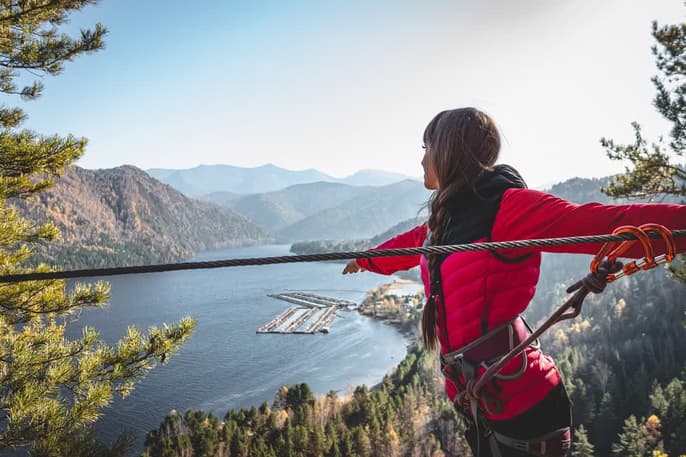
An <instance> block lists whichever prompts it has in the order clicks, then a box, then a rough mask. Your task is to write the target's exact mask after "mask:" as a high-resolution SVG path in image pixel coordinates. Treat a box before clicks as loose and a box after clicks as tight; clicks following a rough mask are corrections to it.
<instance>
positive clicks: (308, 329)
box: [257, 292, 358, 334]
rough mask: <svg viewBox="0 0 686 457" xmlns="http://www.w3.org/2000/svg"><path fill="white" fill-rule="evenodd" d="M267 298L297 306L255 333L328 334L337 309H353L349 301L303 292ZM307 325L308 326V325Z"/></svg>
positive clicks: (356, 305)
mask: <svg viewBox="0 0 686 457" xmlns="http://www.w3.org/2000/svg"><path fill="white" fill-rule="evenodd" d="M269 297H272V298H276V299H278V300H283V301H286V302H288V303H291V304H294V305H298V306H292V307H290V308H288V309H287V310H285V311H284V312H282V313H281V314H279V315H278V316H276V317H275V318H274V319H272V320H271V321H269V322H267V323H266V324H264V325H263V326H262V327H260V328H258V329H257V333H309V334H314V333H317V332H321V333H328V332H329V330H330V329H331V324H332V323H333V320H334V319H335V317H336V310H338V309H348V310H350V309H355V308H357V307H358V304H357V303H355V302H352V301H350V300H341V299H338V298H331V297H324V296H322V295H315V294H310V293H305V292H287V293H283V294H273V295H269ZM308 323H309V325H308Z"/></svg>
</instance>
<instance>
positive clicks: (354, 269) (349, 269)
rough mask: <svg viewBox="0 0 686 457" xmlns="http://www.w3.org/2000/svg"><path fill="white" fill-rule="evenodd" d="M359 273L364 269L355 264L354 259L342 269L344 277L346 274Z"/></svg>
mask: <svg viewBox="0 0 686 457" xmlns="http://www.w3.org/2000/svg"><path fill="white" fill-rule="evenodd" d="M360 271H364V268H362V267H361V266H360V265H359V264H358V263H357V260H356V259H352V260H351V261H350V262H348V264H347V265H346V266H345V268H343V274H344V275H347V274H348V273H359V272H360Z"/></svg>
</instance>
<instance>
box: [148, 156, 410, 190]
mask: <svg viewBox="0 0 686 457" xmlns="http://www.w3.org/2000/svg"><path fill="white" fill-rule="evenodd" d="M146 171H147V172H148V173H149V174H150V176H152V177H153V178H155V179H158V180H160V181H162V182H164V183H166V184H169V185H170V186H172V187H174V188H175V189H177V190H178V191H180V192H182V193H184V194H186V195H188V196H191V197H197V196H200V195H205V194H210V193H213V192H231V193H235V194H241V195H246V194H255V193H264V192H271V191H276V190H280V189H284V188H286V187H289V186H293V185H296V184H306V183H312V182H317V181H326V182H332V183H340V184H348V185H351V186H383V185H386V184H392V183H395V182H398V181H402V180H404V179H408V178H409V177H408V176H405V175H401V174H398V173H389V172H386V171H380V170H360V171H358V172H357V173H355V174H353V175H350V176H348V177H345V178H335V177H333V176H330V175H327V174H326V173H322V172H321V171H318V170H314V169H308V170H286V169H285V168H281V167H277V166H276V165H272V164H266V165H262V166H259V167H236V166H232V165H200V166H197V167H194V168H188V169H180V170H173V169H168V168H151V169H148V170H146Z"/></svg>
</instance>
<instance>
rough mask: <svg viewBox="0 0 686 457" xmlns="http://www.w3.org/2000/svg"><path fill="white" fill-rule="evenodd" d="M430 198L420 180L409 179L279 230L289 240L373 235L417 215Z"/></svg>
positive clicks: (367, 193)
mask: <svg viewBox="0 0 686 457" xmlns="http://www.w3.org/2000/svg"><path fill="white" fill-rule="evenodd" d="M428 197H429V191H427V190H426V189H424V185H423V184H422V183H421V182H419V181H413V180H409V179H408V180H405V181H401V182H399V183H395V184H391V185H388V186H383V187H377V188H374V189H371V190H369V191H367V192H365V193H364V194H361V195H359V196H357V197H355V198H351V199H349V200H347V201H344V202H342V203H340V204H338V205H336V206H333V207H331V208H327V209H325V210H323V211H319V212H318V213H316V214H313V215H312V216H309V217H307V218H305V219H303V220H301V221H299V222H297V223H295V224H292V225H290V226H288V227H285V228H284V229H282V230H279V231H278V232H277V237H279V238H281V239H286V240H316V239H338V240H341V239H348V238H370V237H372V236H374V235H376V234H378V233H380V232H382V231H384V230H387V229H388V227H391V226H393V225H395V224H397V223H399V222H401V221H403V220H406V219H409V218H411V217H416V216H417V215H418V213H420V211H421V210H422V207H423V205H424V204H425V203H426V201H427V199H428Z"/></svg>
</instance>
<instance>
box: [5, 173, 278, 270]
mask: <svg viewBox="0 0 686 457" xmlns="http://www.w3.org/2000/svg"><path fill="white" fill-rule="evenodd" d="M14 203H15V204H17V206H19V207H20V209H21V211H22V212H23V213H24V214H25V215H26V216H27V217H28V218H30V219H32V220H37V221H45V220H46V218H48V219H50V220H52V221H54V223H55V224H56V225H57V226H58V227H59V229H60V230H61V232H62V239H61V240H60V241H59V242H56V243H53V244H51V245H50V246H48V247H47V249H46V248H43V249H41V250H39V251H38V258H40V259H44V260H47V261H50V262H55V263H57V264H59V265H60V266H63V267H75V266H81V267H83V266H86V265H87V266H104V265H115V264H116V265H123V264H135V263H144V262H164V261H172V260H179V259H186V258H190V257H192V256H193V255H194V254H195V253H196V252H198V251H201V250H206V249H214V248H220V247H229V246H240V245H246V244H254V243H259V242H265V241H268V240H269V236H268V235H267V233H266V232H265V231H264V230H262V229H260V228H259V227H257V226H256V225H255V224H253V223H252V222H250V221H248V220H247V219H246V218H244V217H243V216H239V215H237V214H235V213H234V212H232V211H231V210H230V209H228V208H223V207H220V206H217V205H214V204H211V203H207V202H201V201H197V200H193V199H190V198H188V197H186V196H185V195H183V194H181V193H180V192H178V191H176V190H174V189H172V188H171V187H170V186H168V185H165V184H162V183H161V182H159V181H157V180H156V179H153V178H151V177H150V176H149V175H148V174H146V173H145V172H144V171H142V170H140V169H138V168H135V167H132V166H122V167H117V168H113V169H105V170H85V169H83V168H79V167H71V168H68V169H67V170H66V171H65V174H64V176H63V177H62V178H61V179H60V180H59V181H58V183H57V184H56V185H55V186H54V187H52V188H51V189H49V190H47V191H46V192H43V193H41V194H39V195H38V196H37V197H36V198H35V199H33V200H31V201H28V202H23V201H15V202H14Z"/></svg>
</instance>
